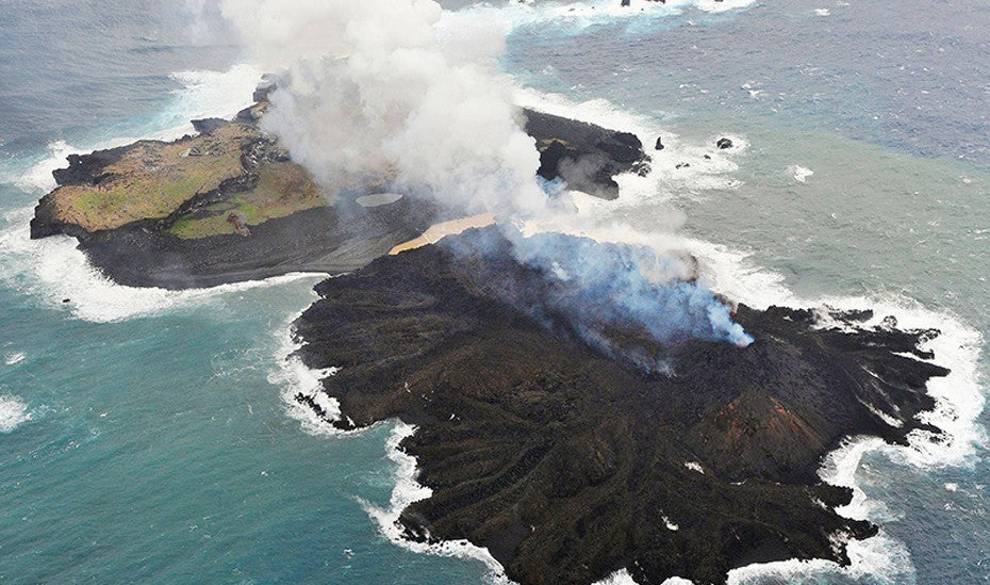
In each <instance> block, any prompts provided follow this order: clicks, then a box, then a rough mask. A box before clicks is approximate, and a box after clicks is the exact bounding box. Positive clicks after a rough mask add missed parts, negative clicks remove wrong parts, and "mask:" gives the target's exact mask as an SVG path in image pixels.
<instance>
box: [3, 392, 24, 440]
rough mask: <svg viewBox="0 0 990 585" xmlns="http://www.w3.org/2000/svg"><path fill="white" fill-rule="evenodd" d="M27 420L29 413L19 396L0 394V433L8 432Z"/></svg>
mask: <svg viewBox="0 0 990 585" xmlns="http://www.w3.org/2000/svg"><path fill="white" fill-rule="evenodd" d="M29 420H31V413H30V412H28V409H27V405H26V404H25V403H24V401H23V400H22V399H21V398H20V397H18V396H12V395H10V394H3V395H0V433H9V432H11V431H13V430H14V429H16V428H17V427H19V426H20V425H21V424H22V423H25V422H27V421H29Z"/></svg>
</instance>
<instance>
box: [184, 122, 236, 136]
mask: <svg viewBox="0 0 990 585" xmlns="http://www.w3.org/2000/svg"><path fill="white" fill-rule="evenodd" d="M227 124H229V122H228V121H227V120H224V119H223V118H203V119H201V120H192V126H193V129H194V130H195V131H196V132H199V133H200V134H206V133H208V132H212V131H214V130H216V129H217V128H219V127H221V126H226V125H227Z"/></svg>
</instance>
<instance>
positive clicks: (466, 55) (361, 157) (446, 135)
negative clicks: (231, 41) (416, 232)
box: [223, 0, 546, 214]
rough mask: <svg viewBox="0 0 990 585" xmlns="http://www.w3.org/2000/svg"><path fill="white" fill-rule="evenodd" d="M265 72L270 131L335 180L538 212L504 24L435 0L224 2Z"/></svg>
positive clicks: (530, 147)
mask: <svg viewBox="0 0 990 585" xmlns="http://www.w3.org/2000/svg"><path fill="white" fill-rule="evenodd" d="M223 11H224V14H225V15H226V16H227V18H229V19H230V20H231V21H232V22H233V23H234V24H235V25H236V27H237V28H238V29H239V30H240V32H241V33H242V36H243V37H244V39H245V41H247V43H248V45H249V47H250V48H251V49H252V50H253V52H254V53H255V57H256V58H257V59H259V60H260V61H261V64H262V65H263V66H265V67H267V68H273V69H275V68H277V69H282V70H287V71H288V72H289V75H288V77H287V87H285V88H283V89H282V90H280V91H277V92H275V94H274V95H273V96H272V104H273V108H272V111H271V112H270V113H269V115H267V116H266V117H265V119H264V122H263V124H264V127H265V129H266V130H269V131H271V132H273V133H274V134H276V135H278V136H279V137H280V138H281V139H282V141H283V142H284V143H285V144H286V145H287V146H288V147H289V149H290V151H291V152H292V154H293V157H294V158H295V159H296V160H298V161H299V162H300V163H301V164H303V165H305V166H306V167H307V168H309V169H310V170H311V171H312V172H313V173H314V174H315V176H316V177H317V179H318V180H320V181H321V182H322V183H323V184H325V185H347V184H354V183H362V182H367V181H368V180H380V179H385V180H388V181H394V182H397V183H399V184H402V185H404V186H406V187H407V188H413V189H418V190H426V191H428V192H429V193H430V194H431V195H432V196H433V197H435V198H437V199H439V200H440V201H441V202H443V203H446V204H448V205H451V206H454V207H456V208H458V209H463V210H464V211H467V212H480V211H497V212H498V213H500V214H518V213H528V212H529V213H531V212H535V211H537V210H538V209H539V208H540V207H541V206H542V205H543V204H544V202H545V200H546V197H545V195H544V194H543V193H542V191H541V190H540V189H539V187H538V185H537V184H536V181H535V179H534V175H535V172H536V169H537V168H538V167H539V154H538V153H537V151H536V148H535V144H534V141H533V139H532V138H530V137H529V136H527V135H526V134H525V132H523V131H522V129H521V128H520V125H519V123H518V110H517V108H516V107H515V106H514V105H513V102H512V84H511V83H510V81H509V80H508V79H507V78H506V77H505V76H504V75H502V74H500V73H498V72H497V71H496V69H495V59H496V58H497V56H498V55H499V54H500V53H501V51H502V49H503V43H504V32H503V31H499V30H497V28H496V29H495V30H492V27H491V26H487V27H486V26H482V24H481V23H477V22H474V21H473V20H472V19H470V18H462V17H457V16H452V15H451V14H452V13H447V12H444V11H443V9H442V8H441V7H440V5H439V4H437V3H436V2H434V1H433V0H361V1H360V2H358V1H355V0H302V1H299V2H292V3H288V2H283V1H281V0H225V1H224V4H223Z"/></svg>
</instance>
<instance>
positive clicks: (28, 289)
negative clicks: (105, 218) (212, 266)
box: [0, 208, 313, 323]
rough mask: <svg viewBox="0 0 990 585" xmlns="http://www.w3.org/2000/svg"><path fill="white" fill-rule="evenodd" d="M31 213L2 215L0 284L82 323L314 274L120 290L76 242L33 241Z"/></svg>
mask: <svg viewBox="0 0 990 585" xmlns="http://www.w3.org/2000/svg"><path fill="white" fill-rule="evenodd" d="M33 213H34V212H33V209H32V208H24V209H18V210H15V211H11V212H8V213H6V214H4V220H5V224H6V225H4V226H3V227H0V282H3V283H4V284H5V285H7V286H8V287H10V288H12V289H14V290H17V291H19V292H21V293H23V294H25V295H28V296H30V297H31V298H33V299H35V300H36V301H37V302H38V303H39V304H41V305H44V306H48V307H50V308H63V309H65V310H67V311H69V312H70V313H71V314H72V315H73V316H74V317H76V318H78V319H82V320H84V321H92V322H95V323H109V322H115V321H121V320H124V319H129V318H133V317H139V316H148V315H155V314H159V313H162V312H165V311H168V310H171V309H173V308H176V307H185V306H191V305H195V304H199V303H205V302H210V301H213V300H216V299H221V298H222V297H223V296H224V295H227V294H229V293H235V292H242V291H245V290H250V289H254V288H260V287H267V286H276V285H280V284H284V283H287V282H291V281H294V280H298V279H301V278H311V277H312V276H313V275H312V274H304V273H292V274H286V275H283V276H277V277H273V278H268V279H265V280H255V281H247V282H240V283H235V284H225V285H221V286H216V287H213V288H206V289H191V290H181V291H176V290H165V289H160V288H136V287H129V286H122V285H119V284H116V283H114V282H113V281H111V280H110V279H109V278H107V277H106V276H105V275H103V274H102V273H101V272H100V271H99V270H97V269H96V268H95V267H93V266H92V265H91V264H90V263H89V261H88V260H87V259H86V255H85V254H84V253H83V252H82V251H81V250H79V249H78V248H77V247H76V240H75V239H74V238H70V237H68V236H52V237H48V238H44V239H41V240H32V239H31V237H30V229H29V222H30V220H31V217H32V216H33ZM63 301H68V302H63Z"/></svg>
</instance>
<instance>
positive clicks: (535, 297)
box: [296, 228, 947, 585]
mask: <svg viewBox="0 0 990 585" xmlns="http://www.w3.org/2000/svg"><path fill="white" fill-rule="evenodd" d="M560 237H561V238H566V236H560ZM561 244H562V245H565V244H566V242H561ZM551 282H556V284H554V285H553V286H550V285H548V283H551ZM316 290H317V292H318V293H319V295H320V300H318V301H317V302H316V303H315V304H314V305H313V306H312V307H310V308H309V309H308V310H307V311H306V312H305V313H304V314H303V315H302V316H301V317H300V318H299V320H298V321H297V323H296V331H297V335H298V338H299V340H300V341H301V342H302V343H303V346H302V349H301V350H300V351H299V355H300V356H301V357H302V359H303V360H304V362H305V363H306V364H307V365H309V366H310V367H312V368H315V369H323V368H329V367H331V366H333V367H335V368H339V370H337V371H336V374H335V375H332V376H329V377H327V378H326V379H325V380H324V381H323V389H322V392H325V393H326V394H327V395H329V396H332V397H334V398H336V399H337V400H339V403H340V408H341V412H342V414H343V416H344V418H342V420H341V421H337V422H336V423H335V424H336V425H337V426H339V427H340V428H346V429H350V428H354V427H355V426H357V427H364V426H367V425H371V424H373V423H375V422H377V421H382V420H386V419H389V418H392V417H398V418H401V419H402V420H404V421H406V422H408V423H410V424H413V425H416V427H417V429H418V430H417V432H416V433H415V435H414V436H412V437H410V438H408V439H406V440H405V441H404V442H403V443H402V445H401V447H402V448H403V449H404V450H405V451H406V452H408V453H409V454H411V455H413V456H415V457H416V458H417V460H418V464H419V469H420V472H419V481H420V482H421V483H422V484H424V485H426V486H428V487H429V488H431V490H432V496H431V497H430V498H429V499H426V500H423V501H420V502H416V503H414V504H412V505H411V506H409V507H408V508H407V509H406V510H405V511H404V512H403V514H402V517H401V523H402V526H403V527H404V529H405V531H406V534H407V536H408V537H409V538H412V539H417V540H426V541H435V540H453V539H468V540H470V541H471V542H472V543H474V544H477V545H479V546H484V547H487V548H488V550H489V551H490V552H491V553H492V555H493V556H494V557H495V558H496V559H498V561H499V562H500V563H502V565H503V566H504V567H505V570H506V572H507V574H508V577H509V578H510V579H512V580H513V581H515V582H517V583H520V584H521V585H551V584H553V585H589V584H590V583H593V582H595V581H597V580H600V579H602V578H604V577H605V576H607V575H608V574H610V573H612V572H614V571H616V570H619V569H622V568H626V569H628V570H629V572H630V573H631V574H632V576H633V578H634V579H635V580H636V581H637V582H638V583H644V584H645V583H662V582H663V581H664V580H665V579H667V578H668V577H671V576H681V577H685V578H689V579H691V580H693V581H694V582H695V583H724V582H725V579H726V573H727V572H728V571H729V570H730V569H732V568H733V567H738V566H742V565H746V564H750V563H754V562H766V561H773V560H783V559H790V558H798V559H812V558H820V559H829V560H833V561H836V562H839V563H846V562H847V561H848V559H847V557H846V553H845V546H844V542H845V541H846V540H848V539H850V538H867V537H870V536H872V535H874V534H875V533H876V528H875V527H874V526H872V525H870V524H869V523H867V522H860V521H853V520H849V519H846V518H843V517H840V516H839V515H837V514H836V513H835V511H834V509H835V507H837V506H840V505H842V504H845V503H847V502H848V501H849V499H850V497H851V493H850V491H849V490H847V489H843V488H838V487H834V486H829V485H823V484H822V483H821V482H820V480H819V479H818V476H817V475H816V471H817V469H818V467H819V465H820V462H821V460H822V457H823V456H824V455H825V454H826V453H828V452H829V451H830V450H832V449H833V448H835V447H836V446H837V445H838V443H839V442H840V441H841V440H842V438H843V437H846V436H849V435H874V436H878V437H883V438H884V439H886V440H888V441H894V442H903V441H904V440H905V436H906V434H907V433H908V432H910V431H911V430H912V429H915V428H919V427H922V426H924V425H923V424H922V423H920V422H919V421H918V420H917V418H916V415H917V414H918V413H920V412H923V411H925V410H928V409H931V408H932V406H933V400H932V399H931V398H930V397H929V396H928V395H927V394H926V383H927V381H928V380H929V379H930V378H931V377H933V376H942V375H945V374H946V373H947V371H946V370H944V369H942V368H940V367H938V366H935V365H932V364H930V363H928V362H925V361H921V360H922V359H927V358H931V357H932V356H931V355H930V354H927V353H925V352H923V351H921V350H919V349H918V346H919V344H920V343H921V342H923V341H924V340H926V339H928V338H930V337H931V336H934V335H937V332H936V331H898V330H896V329H894V328H891V327H889V326H881V327H879V328H865V327H864V326H863V325H862V323H861V322H862V320H863V319H864V318H866V317H868V316H869V315H867V314H853V313H846V314H843V313H835V312H833V313H831V314H827V315H823V313H821V312H815V311H810V310H807V311H806V310H794V309H787V308H780V307H774V308H771V309H769V310H767V311H757V310H754V309H751V308H748V307H745V306H740V307H739V308H738V312H737V313H736V319H737V321H738V322H739V323H741V324H742V325H744V326H745V328H746V330H747V331H748V332H749V333H750V334H752V335H753V336H754V337H755V339H756V341H755V342H754V343H752V344H751V345H750V346H748V347H746V348H739V347H736V346H733V345H731V344H727V343H720V342H711V341H702V340H698V339H687V340H683V341H680V342H676V343H669V344H666V345H662V346H659V347H658V346H657V345H656V344H655V343H654V342H652V341H651V340H650V339H647V338H645V337H644V334H643V332H641V331H638V330H636V329H628V328H621V327H611V328H608V329H603V330H601V331H599V332H598V333H599V334H600V335H602V336H605V337H607V338H608V339H610V340H612V341H614V342H617V343H619V344H621V345H623V346H630V345H633V346H642V347H649V348H651V350H652V351H654V352H656V353H657V354H658V355H660V356H662V358H663V359H664V360H665V361H666V362H667V363H668V364H669V367H670V369H671V371H672V373H673V374H672V375H664V374H659V373H650V372H648V371H645V370H643V369H642V368H641V367H637V365H636V364H635V363H634V362H631V361H627V360H624V359H623V358H622V357H621V356H618V355H615V354H614V353H612V354H606V353H603V351H601V350H600V349H597V348H600V347H601V345H600V344H599V345H596V346H594V347H593V346H590V345H589V344H588V343H586V342H585V341H584V340H585V339H587V335H586V334H578V333H577V332H576V331H575V330H574V329H573V325H572V324H571V323H569V322H568V321H567V320H566V319H564V318H563V317H562V315H561V314H560V313H559V312H556V311H555V310H554V307H555V306H557V304H556V303H554V302H552V301H553V298H554V297H556V296H559V295H567V294H569V293H568V290H567V285H566V284H561V283H560V281H559V280H558V281H554V279H552V278H549V277H548V275H547V274H543V273H541V271H540V270H538V269H536V268H532V267H527V266H523V265H520V264H519V263H517V262H516V261H515V260H513V256H512V254H511V250H510V245H509V243H508V242H507V241H506V240H504V239H503V238H502V237H501V236H500V234H499V233H498V232H497V231H495V230H494V229H492V228H488V229H485V230H475V231H472V232H467V233H465V234H463V235H462V236H458V237H450V238H447V239H446V240H443V241H442V242H441V243H440V244H438V245H433V246H427V247H424V248H420V249H417V250H413V251H410V252H405V253H402V254H400V255H398V256H394V257H388V258H382V259H379V260H376V261H375V262H373V263H371V264H370V265H369V266H367V267H366V268H364V269H362V270H360V271H358V272H355V273H353V274H350V275H345V276H342V277H338V278H334V279H330V280H327V281H325V282H323V283H321V284H320V285H319V286H318V287H317V289H316ZM600 309H601V307H594V306H589V307H587V311H588V312H589V314H592V315H593V314H595V312H596V311H599V310H600ZM534 315H538V316H539V318H536V317H534ZM823 316H825V317H827V321H825V322H823V321H821V319H822V318H823ZM826 322H834V323H837V324H841V325H842V328H841V329H840V328H838V327H828V326H824V323H826ZM888 325H892V324H891V323H888ZM317 398H319V400H318V399H317ZM298 399H299V401H300V403H301V404H303V405H306V404H322V403H325V400H323V397H318V396H314V395H308V396H302V395H301V396H300V397H299V398H298ZM315 412H316V411H315ZM317 414H319V412H317ZM323 416H324V417H326V416H327V414H326V412H323Z"/></svg>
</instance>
